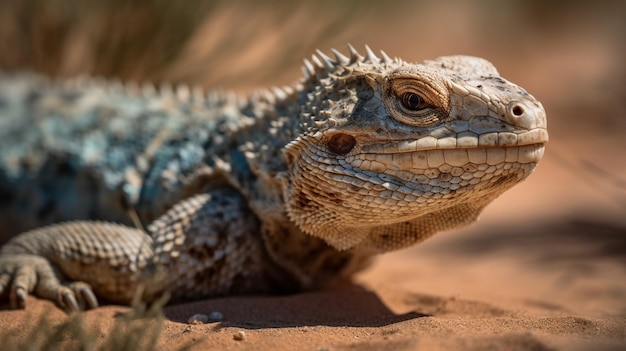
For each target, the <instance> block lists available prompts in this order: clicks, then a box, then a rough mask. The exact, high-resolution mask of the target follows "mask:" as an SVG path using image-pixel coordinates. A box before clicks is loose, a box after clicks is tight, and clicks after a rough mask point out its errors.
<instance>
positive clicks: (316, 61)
mask: <svg viewBox="0 0 626 351" xmlns="http://www.w3.org/2000/svg"><path fill="white" fill-rule="evenodd" d="M348 50H349V56H345V55H344V54H342V53H341V52H339V51H338V50H335V49H331V52H332V53H333V56H334V58H331V57H330V56H328V55H326V54H325V53H324V52H322V51H321V50H316V54H317V55H312V56H311V60H308V59H304V65H303V66H302V74H303V75H304V80H305V82H310V81H315V80H318V79H320V78H325V77H327V76H328V74H329V73H332V72H337V71H339V70H340V69H345V68H348V67H355V66H360V65H362V64H374V65H381V66H383V67H386V66H389V65H392V64H400V63H402V60H400V59H399V58H397V57H396V58H394V59H392V58H391V57H389V55H387V54H386V53H385V52H384V51H382V50H381V51H380V55H381V57H378V56H376V54H375V53H374V51H372V49H370V47H369V46H367V45H365V56H363V55H361V54H360V53H359V52H358V51H357V50H356V49H355V48H354V47H353V46H352V45H350V44H348Z"/></svg>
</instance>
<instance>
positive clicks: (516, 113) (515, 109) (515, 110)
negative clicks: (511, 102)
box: [511, 105, 524, 117]
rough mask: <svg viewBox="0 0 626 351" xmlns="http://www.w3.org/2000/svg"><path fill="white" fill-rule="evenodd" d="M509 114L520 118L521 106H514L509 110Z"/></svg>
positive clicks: (522, 110) (521, 113) (522, 108)
mask: <svg viewBox="0 0 626 351" xmlns="http://www.w3.org/2000/svg"><path fill="white" fill-rule="evenodd" d="M511 112H513V115H514V116H517V117H520V116H521V115H523V114H524V107H523V106H522V105H515V106H513V108H512V109H511Z"/></svg>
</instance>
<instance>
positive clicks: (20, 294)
mask: <svg viewBox="0 0 626 351" xmlns="http://www.w3.org/2000/svg"><path fill="white" fill-rule="evenodd" d="M27 296H28V293H27V292H26V290H25V289H24V287H23V286H15V285H14V286H13V289H11V296H10V300H11V307H13V308H15V309H19V310H23V309H24V308H26V297H27Z"/></svg>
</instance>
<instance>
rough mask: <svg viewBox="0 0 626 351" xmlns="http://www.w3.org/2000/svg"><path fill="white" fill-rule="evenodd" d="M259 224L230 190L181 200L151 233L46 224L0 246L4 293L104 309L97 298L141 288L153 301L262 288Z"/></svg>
mask: <svg viewBox="0 0 626 351" xmlns="http://www.w3.org/2000/svg"><path fill="white" fill-rule="evenodd" d="M258 227H259V223H258V221H257V219H256V217H255V216H254V215H253V214H251V212H250V211H249V209H248V208H247V206H246V203H245V200H244V199H243V198H242V197H241V196H240V195H239V194H238V193H237V192H235V191H234V190H231V189H221V190H215V191H212V192H209V193H205V194H200V195H196V196H194V197H191V198H188V199H185V200H183V201H181V202H180V203H178V204H176V205H175V206H174V207H172V208H171V209H170V210H169V211H167V212H166V213H165V214H164V215H162V216H161V217H160V218H158V219H157V220H156V221H154V222H153V223H152V224H150V225H149V226H148V233H146V232H144V231H143V230H139V229H134V228H130V227H126V226H122V225H117V224H112V223H105V222H91V221H76V222H66V223H61V224H57V225H52V226H47V227H42V228H39V229H36V230H32V231H29V232H26V233H23V234H21V235H18V236H16V237H15V238H13V239H12V240H11V241H9V242H8V243H7V244H6V245H5V246H4V247H2V249H1V250H0V296H5V297H6V296H7V295H8V296H9V297H10V300H11V303H12V306H13V307H15V308H24V307H25V302H26V297H27V295H28V293H34V294H35V295H36V296H39V297H42V298H45V299H49V300H53V301H55V302H57V303H58V304H59V305H61V306H62V307H64V308H66V309H69V310H78V309H81V308H94V307H97V305H98V304H97V300H96V297H95V296H97V297H98V298H101V299H104V300H107V301H111V302H116V303H124V304H126V303H129V302H130V301H131V300H132V298H133V296H134V295H135V294H136V293H137V291H138V289H139V288H140V287H142V288H143V289H144V296H143V297H144V298H146V299H149V298H151V297H154V296H157V295H160V294H162V293H164V292H166V291H169V292H170V293H171V295H172V297H173V299H174V300H178V301H180V300H182V299H197V298H201V297H205V296H212V295H220V294H225V293H231V292H234V293H236V292H248V291H255V290H263V288H264V286H263V284H261V282H263V281H264V279H263V274H264V267H265V265H264V257H265V256H264V254H263V249H262V245H261V243H260V241H259V239H258V235H257V232H258V231H259V228H258ZM265 264H266V262H265ZM94 293H95V296H94Z"/></svg>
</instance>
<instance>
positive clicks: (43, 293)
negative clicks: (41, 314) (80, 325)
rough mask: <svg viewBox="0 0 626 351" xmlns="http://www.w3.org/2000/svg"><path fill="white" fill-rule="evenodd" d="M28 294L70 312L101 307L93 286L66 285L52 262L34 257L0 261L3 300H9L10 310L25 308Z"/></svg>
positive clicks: (0, 283) (0, 289) (18, 256)
mask: <svg viewBox="0 0 626 351" xmlns="http://www.w3.org/2000/svg"><path fill="white" fill-rule="evenodd" d="M29 293H34V295H36V296H38V297H41V298H44V299H47V300H51V301H54V302H56V303H57V304H59V305H60V306H61V307H63V308H65V309H66V310H67V311H70V312H77V311H80V310H83V309H90V308H96V307H98V300H97V299H96V296H95V294H94V293H93V290H92V289H91V286H90V285H89V284H87V283H84V282H72V283H69V284H67V286H66V285H63V284H62V283H61V282H60V280H59V275H58V274H57V272H55V270H54V268H53V267H52V265H51V263H50V261H48V260H46V259H45V258H43V257H40V256H35V255H10V256H9V255H7V256H4V257H0V297H3V296H4V297H6V295H8V296H9V300H10V302H11V307H13V308H16V309H23V308H25V307H26V297H27V296H28V294H29Z"/></svg>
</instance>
